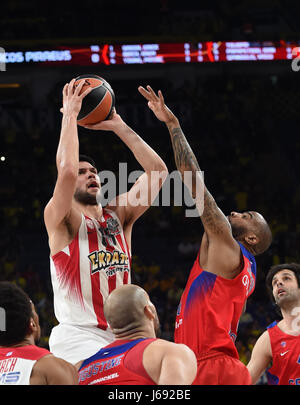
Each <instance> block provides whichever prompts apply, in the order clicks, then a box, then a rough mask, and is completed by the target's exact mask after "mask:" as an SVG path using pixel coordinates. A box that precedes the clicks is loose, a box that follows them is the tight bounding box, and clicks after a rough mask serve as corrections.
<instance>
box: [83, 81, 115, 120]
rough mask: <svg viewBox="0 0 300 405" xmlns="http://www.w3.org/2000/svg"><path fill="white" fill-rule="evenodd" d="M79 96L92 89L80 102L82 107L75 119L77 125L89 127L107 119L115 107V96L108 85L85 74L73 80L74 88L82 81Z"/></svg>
mask: <svg viewBox="0 0 300 405" xmlns="http://www.w3.org/2000/svg"><path fill="white" fill-rule="evenodd" d="M82 80H84V81H85V84H84V85H83V86H82V89H81V91H80V94H81V93H83V92H84V91H85V90H86V89H87V88H88V87H92V88H93V89H92V90H91V91H90V93H88V94H87V95H86V96H85V97H84V98H83V100H82V106H81V109H80V111H79V114H78V117H77V124H78V125H82V126H84V125H91V124H96V123H98V122H101V121H104V120H106V119H108V118H109V116H110V114H111V112H112V110H113V108H114V106H115V94H114V91H113V89H112V88H111V86H110V84H109V83H108V82H107V81H106V80H104V79H103V78H102V77H100V76H97V75H93V74H87V75H81V76H78V77H76V78H75V86H76V85H77V86H78V84H79V83H80V82H81V81H82Z"/></svg>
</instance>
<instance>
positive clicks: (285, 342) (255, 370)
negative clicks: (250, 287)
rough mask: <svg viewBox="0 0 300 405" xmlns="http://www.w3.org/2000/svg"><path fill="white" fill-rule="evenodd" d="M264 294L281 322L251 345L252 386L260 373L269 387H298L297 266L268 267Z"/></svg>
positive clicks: (299, 290)
mask: <svg viewBox="0 0 300 405" xmlns="http://www.w3.org/2000/svg"><path fill="white" fill-rule="evenodd" d="M266 286H267V291H268V293H269V295H270V298H271V300H272V302H274V303H275V304H276V306H277V308H276V309H278V310H279V312H280V315H281V319H280V321H279V322H277V321H274V322H273V323H271V325H269V326H268V327H267V330H266V331H265V332H263V333H262V335H261V336H260V337H259V338H258V340H257V342H256V343H255V345H254V347H253V350H252V353H251V359H250V361H249V363H248V365H247V368H248V370H249V372H250V374H251V377H252V383H253V384H256V383H257V381H258V380H259V378H260V376H261V375H262V374H263V372H264V371H267V372H266V375H267V378H268V384H269V385H300V326H299V323H300V322H299V321H300V317H299V313H300V264H298V263H284V264H278V265H275V266H272V267H271V268H270V270H269V271H268V274H267V277H266Z"/></svg>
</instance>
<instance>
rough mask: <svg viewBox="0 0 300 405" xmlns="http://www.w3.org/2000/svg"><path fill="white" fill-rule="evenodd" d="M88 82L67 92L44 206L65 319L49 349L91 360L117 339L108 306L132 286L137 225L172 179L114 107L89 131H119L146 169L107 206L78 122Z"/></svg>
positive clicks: (58, 304) (57, 302)
mask: <svg viewBox="0 0 300 405" xmlns="http://www.w3.org/2000/svg"><path fill="white" fill-rule="evenodd" d="M83 84H84V81H82V82H81V83H80V84H79V85H78V86H77V87H76V88H75V87H74V80H72V81H71V82H70V83H68V84H66V85H65V86H64V89H63V108H62V112H63V117H62V127H61V134H60V140H59V145H58V149H57V155H56V164H57V171H58V177H57V181H56V185H55V189H54V193H53V196H52V198H51V199H50V201H49V203H48V204H47V206H46V207H45V211H44V219H45V225H46V229H47V232H48V236H49V247H50V265H51V279H52V285H53V293H54V310H55V315H56V318H57V320H58V322H59V324H58V325H57V326H56V327H54V328H53V330H52V331H51V335H50V340H49V347H50V350H51V352H52V353H53V354H55V355H57V356H58V357H61V358H63V359H65V360H67V361H69V362H71V363H76V362H78V361H79V360H82V359H84V358H88V357H89V356H91V355H92V354H94V353H95V352H96V351H98V350H99V344H102V345H103V346H104V345H107V344H109V343H110V342H111V341H112V340H113V334H112V332H111V330H110V328H109V327H108V324H107V322H106V320H105V317H104V314H103V303H104V300H105V299H106V297H107V296H108V294H109V293H110V292H111V291H112V290H114V289H115V288H116V287H118V286H120V285H122V284H127V283H130V280H131V277H130V265H131V232H132V227H133V224H134V222H135V221H136V220H137V219H138V218H139V217H140V216H141V215H142V214H143V213H144V212H145V211H146V210H147V209H148V208H149V206H150V205H151V203H152V201H153V200H154V199H155V197H156V195H157V194H158V192H159V189H160V187H161V186H162V183H163V181H164V180H165V178H166V176H167V168H166V165H165V164H164V162H163V161H162V160H161V158H160V157H159V156H158V155H157V154H156V153H155V152H154V151H153V150H152V149H151V148H150V146H148V145H147V144H146V143H145V142H144V141H143V140H142V139H141V138H140V137H139V136H138V135H137V134H136V133H135V132H134V131H133V130H132V129H131V128H129V127H128V126H127V125H126V124H125V122H124V121H123V120H122V119H121V117H120V116H119V115H118V114H117V113H116V111H114V112H113V115H112V117H111V119H110V120H108V121H105V122H101V123H99V124H95V125H93V126H90V127H89V128H90V129H94V130H98V129H99V130H109V131H113V132H115V134H116V135H117V136H118V137H119V138H120V139H121V140H122V141H123V142H124V143H125V144H126V145H127V146H128V148H129V149H130V150H131V151H132V152H133V154H134V156H135V158H136V159H137V161H138V162H139V163H140V164H141V166H142V167H143V169H144V173H143V174H142V175H141V176H140V177H139V179H138V180H137V181H136V183H135V184H134V185H133V186H132V188H131V189H130V191H129V192H128V193H125V194H122V195H119V196H117V197H116V198H115V200H114V201H112V202H111V203H110V205H109V206H107V207H106V208H103V207H102V206H101V204H100V203H99V202H98V201H99V198H98V197H99V196H100V191H101V184H100V179H99V176H98V174H97V168H96V167H95V163H94V162H93V160H91V159H90V158H89V157H86V156H80V158H79V140H78V133H77V120H76V119H77V116H78V113H79V111H80V108H81V103H82V99H83V97H85V95H86V94H87V93H88V92H89V89H87V90H86V91H84V92H83V94H82V95H79V93H80V90H81V88H82V86H83ZM136 196H138V197H139V200H138V202H139V204H137V203H136V201H137V200H136V198H135V197H136Z"/></svg>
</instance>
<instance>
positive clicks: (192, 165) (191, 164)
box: [169, 128, 229, 233]
mask: <svg viewBox="0 0 300 405" xmlns="http://www.w3.org/2000/svg"><path fill="white" fill-rule="evenodd" d="M169 132H170V135H171V140H172V146H173V151H174V158H175V162H176V166H177V170H178V171H179V172H180V173H181V175H182V178H184V172H185V171H190V172H192V184H193V185H192V187H190V192H191V194H192V197H193V198H195V197H196V186H195V185H196V174H197V172H198V173H199V172H200V167H199V164H198V161H197V159H196V157H195V155H194V153H193V151H192V149H191V147H190V145H189V143H188V142H187V140H186V138H185V136H184V134H183V132H182V130H181V128H174V129H169ZM201 177H202V179H203V175H202V173H201ZM203 183H204V181H203ZM203 187H204V207H203V211H202V215H201V219H202V222H203V224H204V226H205V227H206V228H209V229H210V230H211V231H213V232H214V233H218V232H222V231H223V230H224V220H225V223H226V222H227V221H226V218H225V216H224V214H223V213H222V212H221V211H220V210H219V208H218V206H217V204H216V202H215V200H214V198H213V197H212V195H211V194H210V193H209V191H208V190H207V188H206V187H205V185H204V184H203ZM228 225H229V224H228Z"/></svg>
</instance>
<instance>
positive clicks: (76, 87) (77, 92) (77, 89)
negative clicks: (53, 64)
mask: <svg viewBox="0 0 300 405" xmlns="http://www.w3.org/2000/svg"><path fill="white" fill-rule="evenodd" d="M84 83H85V80H81V81H80V82H79V83H78V84H76V85H74V87H75V90H74V96H78V95H79V93H80V91H81V89H82V87H83V86H84Z"/></svg>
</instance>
